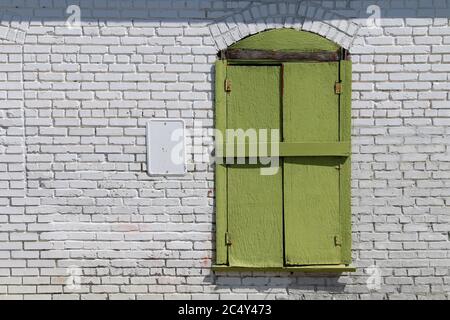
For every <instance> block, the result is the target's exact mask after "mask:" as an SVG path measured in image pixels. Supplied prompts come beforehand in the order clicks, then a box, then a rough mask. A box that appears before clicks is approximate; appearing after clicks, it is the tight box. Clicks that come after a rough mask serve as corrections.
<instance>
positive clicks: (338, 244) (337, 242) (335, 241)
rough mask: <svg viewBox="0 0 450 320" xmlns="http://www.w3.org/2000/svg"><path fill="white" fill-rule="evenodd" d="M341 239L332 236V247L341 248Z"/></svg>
mask: <svg viewBox="0 0 450 320" xmlns="http://www.w3.org/2000/svg"><path fill="white" fill-rule="evenodd" d="M341 244H342V242H341V237H340V236H334V245H335V246H341Z"/></svg>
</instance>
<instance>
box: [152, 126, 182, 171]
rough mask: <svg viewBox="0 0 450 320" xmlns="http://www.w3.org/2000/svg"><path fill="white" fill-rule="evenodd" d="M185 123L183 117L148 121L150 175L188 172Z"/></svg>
mask: <svg viewBox="0 0 450 320" xmlns="http://www.w3.org/2000/svg"><path fill="white" fill-rule="evenodd" d="M185 149H186V146H185V125H184V121H183V120H182V119H151V120H150V121H149V122H147V172H148V174H149V175H183V174H185V173H186V150H185Z"/></svg>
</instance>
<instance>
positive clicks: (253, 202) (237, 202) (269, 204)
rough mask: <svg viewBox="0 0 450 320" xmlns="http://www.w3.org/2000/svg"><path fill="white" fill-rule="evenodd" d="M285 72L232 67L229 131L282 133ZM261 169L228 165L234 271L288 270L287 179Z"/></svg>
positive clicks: (231, 247)
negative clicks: (285, 267) (285, 251)
mask: <svg viewBox="0 0 450 320" xmlns="http://www.w3.org/2000/svg"><path fill="white" fill-rule="evenodd" d="M279 75H280V67H277V66H259V67H255V66H242V67H228V68H227V78H228V79H229V80H231V83H232V90H231V92H230V93H228V94H227V128H229V129H232V128H242V129H244V130H245V129H248V128H255V129H259V128H267V129H271V128H273V129H275V128H280V86H279V84H280V78H279ZM260 168H261V165H248V164H247V165H230V166H228V170H227V171H228V172H227V178H228V179H227V180H228V202H227V206H228V232H229V235H230V239H231V242H232V245H230V246H229V264H230V266H241V267H246V266H252V267H269V266H270V267H274V266H282V265H283V243H282V210H283V205H282V176H281V170H279V171H278V174H276V175H261V174H260Z"/></svg>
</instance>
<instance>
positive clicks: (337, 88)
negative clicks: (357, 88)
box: [334, 81, 342, 94]
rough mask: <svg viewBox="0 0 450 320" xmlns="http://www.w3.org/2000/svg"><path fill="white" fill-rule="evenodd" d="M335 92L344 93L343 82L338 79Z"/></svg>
mask: <svg viewBox="0 0 450 320" xmlns="http://www.w3.org/2000/svg"><path fill="white" fill-rule="evenodd" d="M334 93H336V94H341V93H342V82H340V81H336V83H335V84H334Z"/></svg>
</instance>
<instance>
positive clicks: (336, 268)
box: [212, 264, 356, 273]
mask: <svg viewBox="0 0 450 320" xmlns="http://www.w3.org/2000/svg"><path fill="white" fill-rule="evenodd" d="M212 270H213V271H217V272H252V271H266V272H271V271H275V272H278V271H282V272H316V273H342V272H355V271H356V268H355V267H353V266H348V265H344V264H338V265H312V266H291V267H231V266H227V265H213V266H212Z"/></svg>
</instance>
